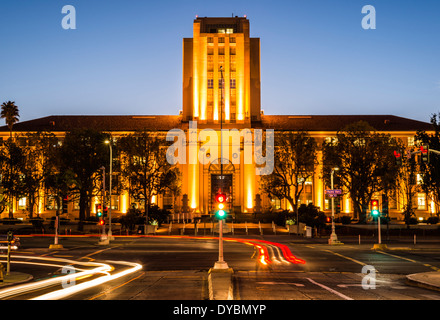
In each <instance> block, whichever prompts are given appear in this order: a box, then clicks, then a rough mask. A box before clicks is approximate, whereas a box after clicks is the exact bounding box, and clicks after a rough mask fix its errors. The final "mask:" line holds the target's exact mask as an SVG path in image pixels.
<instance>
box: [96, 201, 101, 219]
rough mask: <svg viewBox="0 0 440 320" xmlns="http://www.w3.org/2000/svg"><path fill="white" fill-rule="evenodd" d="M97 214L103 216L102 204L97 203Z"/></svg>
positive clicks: (99, 216)
mask: <svg viewBox="0 0 440 320" xmlns="http://www.w3.org/2000/svg"><path fill="white" fill-rule="evenodd" d="M96 216H97V217H98V218H102V206H101V205H100V204H97V205H96Z"/></svg>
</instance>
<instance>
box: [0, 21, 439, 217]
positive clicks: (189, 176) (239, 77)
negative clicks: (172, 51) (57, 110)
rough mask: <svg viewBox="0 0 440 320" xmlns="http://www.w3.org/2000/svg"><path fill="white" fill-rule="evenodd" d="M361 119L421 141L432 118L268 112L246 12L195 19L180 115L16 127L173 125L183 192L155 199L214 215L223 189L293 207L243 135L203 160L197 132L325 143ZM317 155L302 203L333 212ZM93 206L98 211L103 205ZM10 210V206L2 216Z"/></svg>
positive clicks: (242, 201) (119, 131) (17, 130)
mask: <svg viewBox="0 0 440 320" xmlns="http://www.w3.org/2000/svg"><path fill="white" fill-rule="evenodd" d="M267 111H269V112H270V110H266V112H267ZM361 120H363V121H366V122H368V123H369V124H370V125H371V126H372V127H373V128H375V129H376V130H377V132H379V133H386V134H391V135H392V136H393V137H396V138H400V139H401V140H402V141H404V142H405V143H406V144H408V145H412V144H413V143H414V135H415V134H416V132H417V131H418V130H424V131H431V125H430V124H429V123H425V122H421V121H416V120H412V119H407V118H402V117H399V116H393V115H311V116H305V115H301V116H300V115H294V114H293V115H269V114H264V113H263V112H262V109H261V79H260V39H259V38H253V37H251V36H250V24H249V20H248V19H247V18H246V17H230V18H209V17H207V18H201V17H197V18H196V19H195V20H194V22H193V35H192V38H184V39H183V63H182V108H181V110H180V111H179V110H176V115H138V116H106V115H96V116H90V115H84V116H69V115H53V116H47V117H43V118H39V119H34V120H29V121H24V122H18V123H16V124H14V126H13V135H20V134H25V133H28V132H37V131H47V132H52V133H54V134H55V135H56V136H57V137H58V138H59V140H60V141H62V139H63V136H64V135H65V133H66V132H68V131H70V130H73V129H76V128H81V127H84V128H95V129H97V130H101V131H104V132H109V133H111V135H112V137H113V138H114V139H115V140H117V139H118V137H121V136H123V135H126V134H129V133H133V132H135V131H136V130H143V129H148V130H153V131H156V132H160V133H163V135H164V136H165V135H166V134H167V133H168V132H169V131H170V130H173V129H178V130H181V132H184V133H185V135H186V138H187V139H186V140H187V142H188V143H187V144H186V147H187V149H188V150H187V152H186V158H185V160H186V161H182V162H184V163H178V164H177V165H178V166H179V169H180V171H181V173H182V190H181V195H180V196H178V198H177V199H174V198H173V196H172V195H168V194H162V195H159V196H157V197H155V198H154V202H155V203H156V204H158V205H159V206H160V207H165V208H171V211H173V212H181V209H182V204H184V203H187V206H188V208H189V211H190V212H191V213H192V214H194V215H205V214H210V213H212V210H213V205H214V198H215V194H216V193H217V191H218V190H219V188H222V190H224V191H225V192H226V193H227V198H228V206H229V209H231V210H233V212H242V213H253V212H254V210H255V206H256V199H257V198H261V208H262V211H263V212H264V211H266V210H269V209H271V210H278V209H291V207H290V206H289V204H288V202H287V201H286V200H280V199H272V198H269V197H268V196H267V195H266V194H264V193H261V190H260V188H259V181H260V178H261V176H259V175H258V174H256V165H255V163H249V162H248V161H246V159H245V158H246V157H245V153H246V147H247V145H246V143H245V142H243V139H241V140H240V141H239V142H238V144H235V145H234V144H231V145H229V146H228V147H227V148H226V149H225V150H222V151H221V152H216V151H215V150H210V153H209V154H208V153H207V155H210V156H211V155H214V156H213V157H211V158H212V160H211V161H208V162H200V161H191V157H195V158H198V159H199V157H198V154H197V152H201V149H200V147H201V145H202V144H201V142H200V140H197V138H196V140H195V142H194V141H193V142H191V141H192V140H191V134H194V135H195V136H196V137H199V134H200V133H201V132H202V131H203V130H205V129H212V130H214V131H215V132H216V133H217V134H219V132H220V129H229V130H234V129H236V130H238V132H240V133H242V132H244V131H245V132H250V133H251V134H252V137H255V131H256V130H261V131H263V132H268V130H274V131H275V132H296V131H299V130H304V131H307V132H308V133H309V134H310V135H311V136H312V137H314V138H315V139H316V141H317V144H318V146H320V145H321V144H322V143H323V142H324V141H325V140H326V139H331V138H332V137H335V136H336V133H337V132H338V131H339V130H341V129H342V128H344V127H345V126H346V125H349V124H352V123H354V122H358V121H361ZM0 135H1V137H2V138H3V140H6V139H8V138H9V129H8V127H7V126H3V127H1V128H0ZM220 139H221V137H220V136H219V141H220ZM252 141H254V140H252ZM191 143H195V149H194V150H196V151H197V152H193V151H191V150H190V148H191ZM251 144H253V143H252V142H251ZM251 147H253V146H252V145H251ZM212 149H213V148H212ZM318 149H319V148H318ZM223 152H225V153H227V154H228V159H226V160H225V161H223V162H222V161H220V159H221V158H223V157H222V156H223ZM211 153H212V154H211ZM164 156H165V155H164ZM317 156H318V160H319V161H320V162H319V163H320V164H319V165H318V166H317V167H316V168H315V169H314V175H313V177H312V178H311V179H308V180H307V181H305V182H304V183H305V188H304V191H303V193H302V195H301V199H300V203H304V204H308V203H313V204H314V205H315V206H318V207H319V208H320V210H322V211H324V212H326V213H327V214H330V213H331V207H330V205H331V201H330V200H329V198H327V197H326V195H325V192H324V191H325V189H329V186H326V185H325V184H324V182H323V179H322V177H321V176H322V153H321V152H320V151H318V155H317ZM115 174H117V173H115ZM416 198H417V203H415V204H414V205H415V206H416V215H417V217H422V218H426V217H428V216H429V215H430V214H431V212H434V207H433V205H432V201H431V199H430V198H429V197H428V196H427V195H426V194H424V193H419V194H418V195H417V197H416ZM98 201H99V200H98V199H96V202H98ZM92 202H93V201H92ZM132 203H133V200H132V199H130V198H129V196H128V193H127V192H126V191H124V190H121V191H120V192H119V194H114V195H113V197H112V214H114V216H116V217H117V216H120V215H123V214H125V213H127V211H128V209H129V208H130V207H131V205H132ZM173 204H175V205H174V206H173ZM403 205H404V204H403V203H401V202H400V201H392V200H391V199H390V202H389V208H390V216H391V217H393V218H395V219H402V215H401V212H402V210H403ZM184 207H185V206H184ZM78 209H79V204H78V203H75V202H74V203H71V204H69V208H68V214H67V215H68V217H69V218H70V219H74V218H75V217H78ZM25 210H26V198H23V199H15V200H14V204H13V211H14V216H15V217H24V215H25V214H26V213H25ZM91 210H92V212H93V211H94V210H95V209H94V208H92V209H91ZM34 212H38V213H39V214H40V216H42V217H44V218H50V217H51V216H53V215H55V212H56V210H55V204H54V201H53V199H51V198H50V196H49V195H43V196H42V197H40V200H39V201H38V203H37V204H36V207H35V209H34ZM341 213H342V214H344V215H352V214H353V208H352V203H351V200H350V198H349V197H348V196H343V198H342V199H341ZM7 215H8V213H7V209H6V210H5V212H3V213H2V214H1V217H2V218H3V217H7Z"/></svg>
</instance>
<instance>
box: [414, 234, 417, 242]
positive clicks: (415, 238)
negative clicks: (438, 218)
mask: <svg viewBox="0 0 440 320" xmlns="http://www.w3.org/2000/svg"><path fill="white" fill-rule="evenodd" d="M416 242H417V240H416V234H415V233H414V245H416Z"/></svg>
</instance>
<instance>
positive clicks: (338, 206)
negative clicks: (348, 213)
mask: <svg viewBox="0 0 440 320" xmlns="http://www.w3.org/2000/svg"><path fill="white" fill-rule="evenodd" d="M334 203H335V214H340V213H341V199H340V198H339V197H335V202H334Z"/></svg>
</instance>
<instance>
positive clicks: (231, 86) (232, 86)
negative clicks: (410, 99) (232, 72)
mask: <svg viewBox="0 0 440 320" xmlns="http://www.w3.org/2000/svg"><path fill="white" fill-rule="evenodd" d="M229 87H230V88H231V89H235V79H230V80H229Z"/></svg>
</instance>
